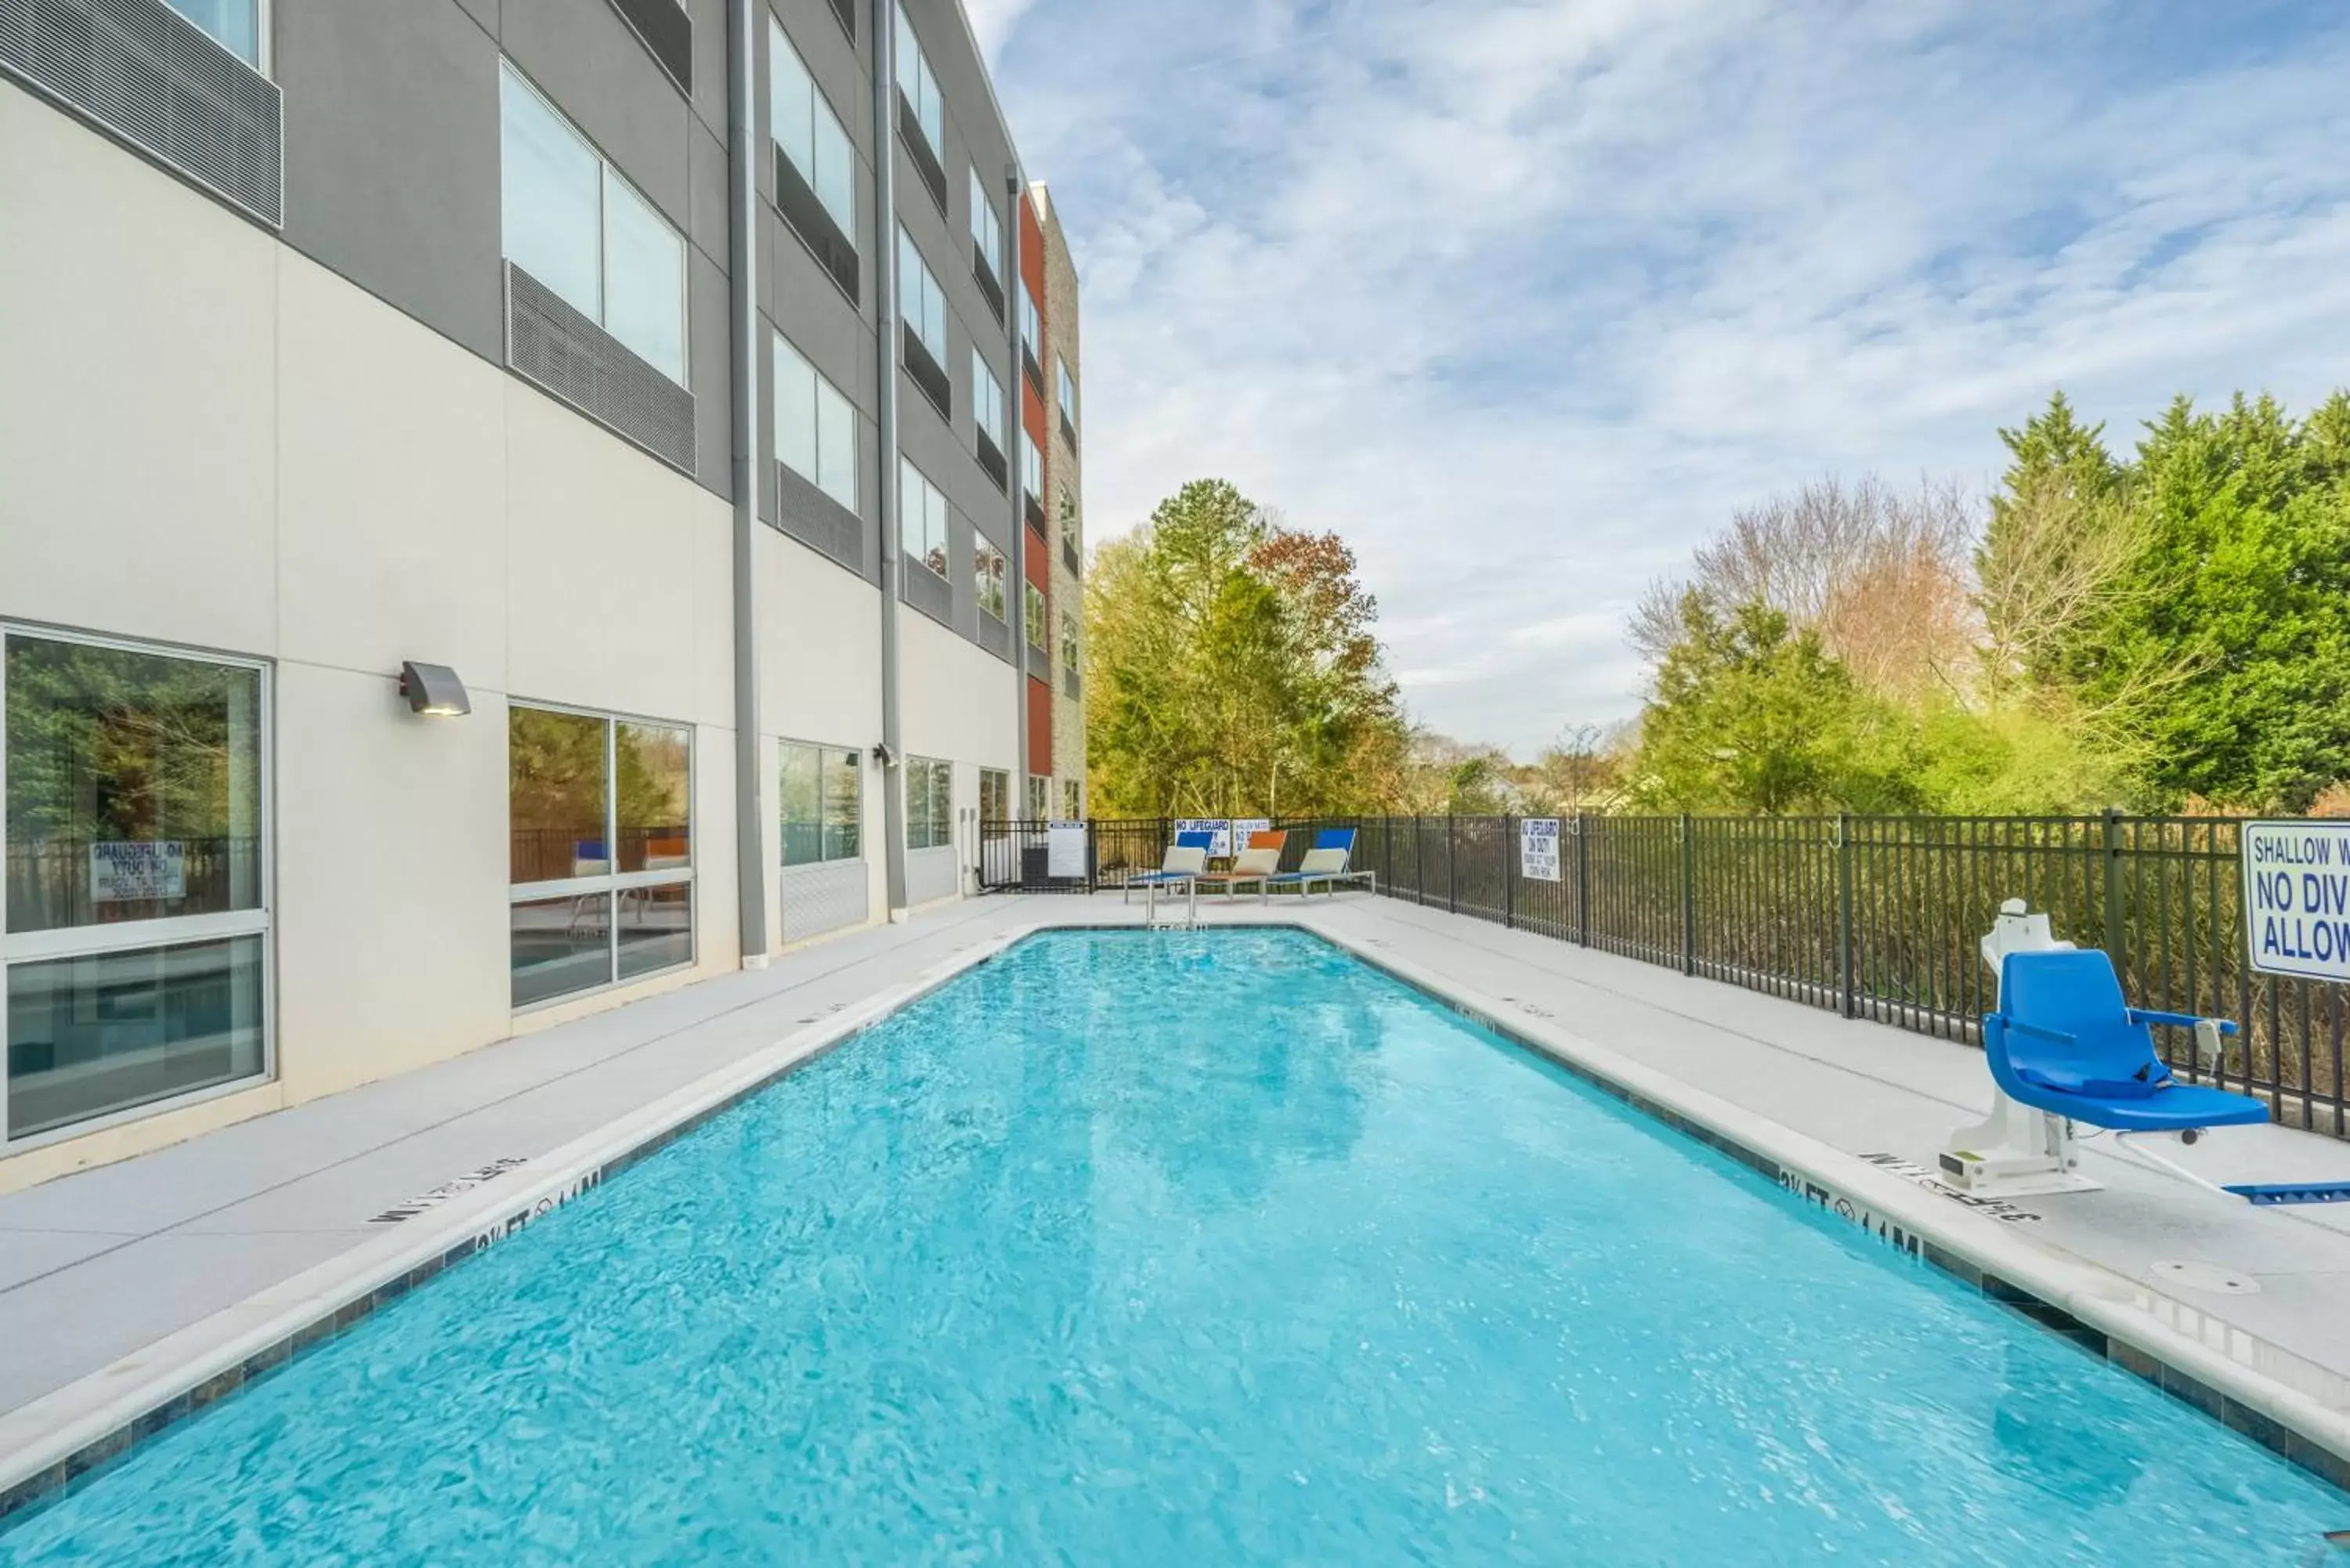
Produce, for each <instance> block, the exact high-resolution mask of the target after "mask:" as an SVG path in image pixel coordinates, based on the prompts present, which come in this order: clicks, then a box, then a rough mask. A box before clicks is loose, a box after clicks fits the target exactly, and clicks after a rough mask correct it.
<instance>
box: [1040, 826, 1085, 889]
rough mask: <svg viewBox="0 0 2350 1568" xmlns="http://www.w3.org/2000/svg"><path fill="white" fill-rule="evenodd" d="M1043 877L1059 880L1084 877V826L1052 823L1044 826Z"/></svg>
mask: <svg viewBox="0 0 2350 1568" xmlns="http://www.w3.org/2000/svg"><path fill="white" fill-rule="evenodd" d="M1085 875H1086V825H1085V824H1084V823H1082V822H1052V823H1047V824H1045V876H1047V877H1054V878H1055V879H1056V880H1057V879H1059V878H1061V877H1074V878H1076V879H1077V880H1080V881H1082V880H1083V879H1084V878H1085Z"/></svg>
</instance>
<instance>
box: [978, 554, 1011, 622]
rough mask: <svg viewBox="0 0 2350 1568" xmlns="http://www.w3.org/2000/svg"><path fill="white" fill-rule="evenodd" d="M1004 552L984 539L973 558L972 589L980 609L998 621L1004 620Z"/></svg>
mask: <svg viewBox="0 0 2350 1568" xmlns="http://www.w3.org/2000/svg"><path fill="white" fill-rule="evenodd" d="M1003 583H1004V576H1003V551H1001V550H999V549H997V548H996V547H995V546H994V545H991V544H989V543H987V542H986V541H985V540H982V541H980V544H979V548H978V550H977V552H976V553H975V554H974V555H973V556H972V589H973V590H974V592H975V593H976V594H977V596H978V598H979V607H980V608H981V609H983V610H984V611H986V612H987V613H988V614H989V615H992V616H993V617H994V618H996V619H998V620H1002V619H1003Z"/></svg>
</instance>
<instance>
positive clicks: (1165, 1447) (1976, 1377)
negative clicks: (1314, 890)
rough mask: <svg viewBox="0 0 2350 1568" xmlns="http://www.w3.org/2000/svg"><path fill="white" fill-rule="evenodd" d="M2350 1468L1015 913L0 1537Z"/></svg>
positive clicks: (333, 1554)
mask: <svg viewBox="0 0 2350 1568" xmlns="http://www.w3.org/2000/svg"><path fill="white" fill-rule="evenodd" d="M2345 1526H2350V1503H2345V1500H2344V1499H2343V1498H2342V1497H2340V1496H2339V1495H2337V1494H2335V1493H2334V1492H2332V1491H2330V1490H2327V1489H2325V1488H2324V1487H2322V1486H2321V1485H2320V1484H2318V1483H2317V1482H2316V1481H2315V1480H2312V1479H2310V1478H2309V1477H2307V1476H2306V1475H2304V1474H2303V1472H2301V1471H2299V1470H2297V1469H2293V1467H2292V1466H2290V1465H2288V1464H2286V1463H2284V1462H2283V1461H2282V1460H2280V1459H2276V1458H2274V1457H2273V1456H2272V1455H2271V1454H2269V1453H2268V1452H2267V1451H2266V1450H2264V1449H2259V1448H2256V1447H2254V1446H2253V1445H2251V1444H2250V1443H2248V1442H2245V1441H2243V1440H2241V1439H2240V1438H2236V1437H2235V1436H2234V1435H2233V1434H2231V1433H2230V1432H2228V1431H2227V1430H2225V1429H2224V1428H2220V1427H2219V1426H2218V1425H2217V1424H2215V1423H2212V1422H2210V1421H2208V1420H2206V1419H2204V1418H2202V1417H2199V1416H2197V1415H2195V1414H2194V1413H2192V1412H2191V1411H2189V1410H2188V1409H2187V1408H2186V1407H2183V1406H2180V1405H2178V1404H2176V1403H2174V1402H2172V1401H2169V1400H2167V1399H2165V1398H2164V1397H2162V1396H2160V1395H2159V1394H2158V1393H2156V1392H2154V1391H2153V1390H2151V1389H2150V1388H2148V1387H2147V1386H2145V1385H2143V1384H2141V1383H2139V1382H2138V1381H2137V1380H2136V1379H2134V1378H2132V1377H2130V1376H2126V1375H2125V1374H2122V1373H2119V1372H2117V1371H2115V1370H2113V1369H2112V1368H2109V1367H2107V1366H2105V1365H2104V1364H2103V1363H2102V1362H2099V1361H2097V1360H2096V1359H2095V1358H2093V1357H2091V1356H2089V1355H2085V1354H2083V1353H2082V1352H2080V1351H2078V1350H2075V1349H2074V1348H2073V1347H2072V1346H2070V1345H2067V1344H2065V1343H2064V1341H2062V1340H2060V1339H2058V1338H2056V1337H2054V1335H2051V1334H2047V1333H2045V1332H2044V1331H2043V1330H2040V1329H2037V1328H2034V1327H2033V1326H2031V1325H2029V1324H2025V1323H2022V1321H2020V1320H2018V1319H2016V1318H2014V1317H2012V1316H2010V1315H2008V1314H2004V1313H2002V1311H2000V1310H1999V1309H1998V1308H1996V1307H1994V1306H1992V1305H1991V1304H1989V1303H1985V1302H1983V1301H1982V1300H1981V1299H1980V1298H1979V1297H1974V1296H1970V1295H1968V1294H1967V1293H1964V1292H1962V1291H1960V1289H1959V1288H1957V1287H1956V1286H1955V1285H1953V1284H1951V1283H1950V1282H1947V1281H1946V1280H1944V1279H1943V1278H1942V1277H1941V1276H1939V1275H1938V1274H1936V1273H1934V1272H1930V1271H1929V1270H1926V1269H1924V1268H1923V1267H1921V1266H1919V1265H1917V1264H1915V1263H1912V1262H1908V1261H1906V1260H1903V1259H1901V1258H1900V1257H1898V1255H1897V1254H1896V1253H1894V1252H1893V1251H1891V1250H1890V1249H1888V1248H1887V1247H1885V1246H1884V1245H1883V1244H1881V1243H1879V1242H1876V1241H1871V1240H1869V1239H1867V1238H1866V1237H1865V1236H1864V1235H1862V1234H1861V1233H1860V1232H1858V1231H1856V1230H1854V1229H1852V1228H1850V1227H1848V1226H1846V1225H1843V1224H1841V1223H1839V1222H1837V1221H1835V1220H1832V1219H1829V1218H1827V1217H1825V1216H1824V1215H1822V1214H1820V1213H1818V1212H1817V1211H1816V1210H1812V1209H1810V1208H1808V1207H1806V1206H1804V1205H1802V1204H1800V1203H1798V1202H1797V1201H1795V1200H1794V1199H1791V1198H1789V1197H1788V1196H1787V1195H1785V1194H1783V1193H1782V1192H1781V1191H1780V1190H1779V1189H1777V1188H1776V1187H1775V1186H1773V1185H1772V1184H1771V1183H1769V1182H1767V1181H1764V1180H1763V1179H1761V1178H1759V1177H1757V1176H1755V1175H1754V1174H1752V1172H1750V1171H1747V1170H1746V1169H1744V1168H1742V1167H1739V1166H1737V1165H1735V1164H1734V1163H1731V1162H1730V1161H1728V1160H1725V1159H1723V1158H1720V1157H1719V1156H1717V1155H1715V1154H1713V1153H1712V1152H1711V1151H1710V1150H1706V1149H1704V1148H1701V1147H1697V1146H1695V1145H1693V1144H1690V1143H1689V1142H1687V1141H1685V1140H1683V1139H1681V1138H1679V1137H1677V1136H1676V1135H1674V1134H1671V1133H1669V1132H1667V1131H1665V1130H1662V1129H1660V1128H1659V1127H1656V1126H1655V1125H1654V1124H1652V1123H1648V1122H1646V1121H1644V1120H1642V1119H1641V1118H1639V1117H1638V1116H1635V1115H1633V1114H1631V1113H1629V1112H1627V1111H1626V1110H1624V1109H1623V1108H1621V1107H1619V1106H1617V1105H1616V1104H1615V1103H1614V1102H1612V1101H1610V1100H1608V1099H1607V1098H1606V1097H1605V1096H1599V1095H1597V1094H1596V1093H1594V1092H1592V1091H1590V1090H1588V1089H1587V1088H1586V1087H1585V1086H1583V1085H1579V1084H1577V1083H1576V1082H1575V1081H1574V1080H1572V1079H1570V1078H1567V1077H1565V1075H1562V1074H1560V1073H1559V1072H1557V1071H1556V1070H1555V1069H1554V1068H1552V1067H1549V1066H1548V1065H1546V1064H1541V1063H1539V1062H1537V1061H1536V1060H1534V1059H1533V1058H1531V1057H1529V1056H1527V1055H1526V1054H1523V1053H1521V1052H1519V1051H1517V1050H1515V1049H1513V1048H1512V1047H1509V1046H1507V1045H1506V1044H1503V1043H1502V1042H1500V1041H1499V1040H1497V1039H1495V1038H1494V1037H1493V1036H1492V1035H1490V1034H1488V1033H1484V1032H1483V1031H1482V1030H1480V1029H1478V1028H1477V1027H1475V1026H1474V1025H1472V1024H1471V1023H1468V1022H1467V1021H1465V1020H1463V1019H1461V1017H1459V1016H1458V1015H1456V1014H1454V1013H1452V1012H1448V1011H1446V1010H1445V1009H1443V1008H1441V1007H1439V1006H1437V1005H1435V1004H1433V1003H1431V1002H1429V1001H1427V1000H1426V999H1425V998H1423V997H1421V996H1419V994H1418V993H1416V992H1412V991H1409V990H1408V989H1406V988H1405V987H1403V986H1401V985H1399V984H1397V983H1395V982H1394V981H1390V980H1388V978H1386V977H1385V976H1382V975H1380V974H1378V973H1377V972H1375V971H1371V970H1368V969H1366V968H1364V967H1363V966H1361V965H1359V964H1357V963H1355V962H1353V961H1350V960H1348V959H1347V958H1345V957H1344V956H1342V955H1340V954H1338V953H1337V952H1336V951H1335V950H1332V949H1330V948H1328V947H1326V946H1324V945H1322V944H1321V943H1319V942H1317V941H1315V940H1313V939H1311V938H1308V937H1305V936H1303V935H1301V934H1298V933H1295V932H1285V931H1250V932H1237V931H1232V932H1211V933H1199V934H1191V935H1174V936H1170V935H1149V936H1146V935H1142V934H1138V933H1066V934H1060V935H1054V936H1048V937H1043V938H1039V939H1036V940H1031V941H1028V942H1026V943H1024V944H1023V945H1021V946H1019V947H1017V948H1015V949H1014V950H1012V951H1010V952H1009V953H1007V954H1005V955H1004V956H1003V957H1002V958H1001V959H999V960H997V961H993V962H992V963H989V964H987V965H984V966H983V967H982V968H980V969H978V970H976V971H972V972H971V973H968V974H966V975H964V976H962V978H960V979H958V980H957V981H953V982H952V983H951V984H949V985H948V986H946V987H945V988H943V989H942V990H941V991H939V992H935V993H933V994H932V995H931V996H930V997H929V998H928V999H926V1000H924V1001H923V1002H920V1003H918V1004H917V1005H915V1006H914V1007H912V1008H911V1009H910V1010H908V1011H906V1012H902V1013H900V1014H899V1015H898V1016H897V1017H895V1018H893V1019H892V1020H890V1021H889V1022H888V1023H885V1024H883V1025H881V1026H880V1027H879V1028H877V1029H875V1030H873V1031H872V1032H870V1033H868V1034H866V1035H863V1036H861V1037H859V1038H858V1039H856V1040H853V1041H851V1042H850V1043H849V1044H847V1045H846V1046H844V1047H843V1048H842V1049H841V1050H839V1051H837V1053H835V1054H832V1055H830V1056H828V1057H827V1058H825V1059H823V1060H821V1061H820V1062H818V1063H816V1064H814V1065H812V1066H810V1067H808V1068H806V1069H805V1070H803V1071H801V1072H800V1073H798V1074H796V1075H793V1076H792V1077H790V1078H787V1079H785V1080H784V1081H783V1082H782V1083H780V1084H778V1085H775V1087H773V1088H772V1089H770V1090H769V1091H767V1092H766V1093H764V1094H763V1095H761V1096H758V1097H757V1098H756V1099H754V1100H752V1101H750V1102H747V1103H745V1104H744V1105H743V1106H739V1107H737V1108H735V1109H734V1110H733V1111H731V1112H729V1113H727V1114H726V1115H724V1116H721V1117H719V1118H716V1119H714V1120H713V1121H712V1122H711V1123H710V1124H709V1125H707V1126H706V1127H702V1128H701V1129H699V1130H698V1131H696V1132H695V1133H693V1134H691V1135H690V1136H689V1137H686V1138H683V1139H681V1140H680V1141H679V1142H678V1143H677V1144H675V1145H673V1146H672V1147H671V1148H669V1149H668V1150H666V1151H664V1152H662V1153H660V1154H659V1155H657V1156H655V1157H654V1158H651V1159H650V1160H648V1161H647V1162H645V1163H644V1164H642V1165H640V1166H638V1167H636V1168H633V1169H631V1170H629V1171H628V1172H626V1173H625V1174H623V1175H621V1176H619V1177H618V1178H616V1179H613V1180H612V1181H610V1182H608V1183H607V1184H606V1185H605V1186H603V1187H602V1188H600V1189H598V1190H596V1191H594V1192H592V1193H591V1194H589V1195H588V1196H587V1197H585V1198H583V1199H580V1200H579V1201H577V1202H576V1203H574V1204H572V1205H571V1206H570V1207H568V1208H567V1209H564V1210H560V1211H558V1212H557V1213H556V1214H555V1215H553V1216H551V1217H549V1218H548V1219H546V1220H542V1221H541V1222H540V1223H538V1224H537V1225H536V1226H534V1227H532V1228H531V1229H530V1230H528V1231H524V1232H523V1233H522V1234H520V1235H519V1236H517V1237H515V1238H514V1239H513V1240H512V1241H507V1242H505V1243H504V1244H502V1245H500V1246H498V1247H495V1248H494V1249H492V1250H491V1251H488V1252H486V1253H484V1254H483V1255H482V1256H480V1257H478V1258H475V1259H473V1261H471V1262H467V1263H465V1264H464V1265H463V1266H462V1267H460V1268H457V1269H455V1270H452V1271H451V1272H449V1273H447V1274H445V1275H443V1276H442V1277H441V1278H440V1279H438V1280H436V1281H434V1282H432V1283H431V1284H429V1285H427V1286H425V1287H424V1288H422V1289H421V1290H419V1291H417V1292H415V1293H412V1294H411V1295H409V1296H407V1297H405V1298H403V1299H401V1300H400V1301H399V1302H397V1303H394V1304H392V1305H391V1306H390V1307H388V1308H387V1309H385V1310H384V1311H382V1312H381V1313H380V1314H377V1315H375V1316H374V1317H372V1318H369V1320H367V1321H365V1322H364V1323H362V1324H359V1326H358V1327H357V1328H355V1329H353V1330H352V1331H350V1332H349V1333H348V1334H345V1335H344V1336H342V1337H340V1338H338V1339H336V1340H333V1341H331V1342H329V1343H328V1344H327V1345H324V1346H322V1347H320V1348H319V1349H318V1350H317V1351H316V1352H314V1353H313V1354H311V1355H307V1356H305V1357H303V1358H301V1359H299V1360H297V1361H296V1362H295V1363H294V1364H293V1365H292V1366H288V1367H287V1368H286V1369H284V1370H283V1371H280V1372H278V1373H276V1374H275V1375H273V1376H270V1377H268V1378H266V1379H264V1380H262V1381H260V1382H258V1383H256V1384H255V1385H253V1386H249V1387H248V1388H247V1389H246V1390H245V1391H244V1392H243V1393H241V1394H238V1395H236V1396H234V1397H231V1398H229V1399H227V1400H225V1401H224V1402H223V1403H221V1404H220V1405H218V1406H216V1407H213V1408H212V1409H211V1410H210V1411H208V1412H206V1413H205V1414H203V1415H201V1416H199V1417H196V1418H195V1419H193V1420H191V1421H188V1422H185V1423H182V1425H180V1426H179V1427H177V1428H172V1430H170V1431H169V1432H167V1433H166V1434H165V1435H164V1436H163V1437H162V1438H159V1439H158V1440H156V1441H154V1442H153V1443H151V1445H149V1446H147V1447H145V1448H142V1449H138V1450H136V1451H134V1452H133V1453H132V1454H131V1455H130V1456H129V1457H128V1458H127V1459H124V1460H123V1461H122V1462H120V1464H118V1465H116V1466H115V1467H113V1468H111V1469H107V1470H105V1471H102V1472H101V1473H100V1474H99V1476H97V1477H96V1478H95V1479H94V1480H91V1481H90V1482H89V1483H88V1484H87V1485H85V1486H84V1487H83V1488H82V1489H81V1490H78V1491H75V1492H73V1493H71V1494H69V1495H68V1496H67V1497H65V1498H64V1499H62V1500H61V1501H57V1502H56V1503H54V1504H52V1505H50V1506H47V1507H45V1508H42V1509H40V1510H38V1511H35V1512H34V1513H32V1514H30V1515H28V1516H26V1517H25V1518H24V1519H23V1521H21V1522H20V1523H18V1524H17V1525H16V1527H15V1528H13V1529H10V1530H7V1531H5V1532H0V1563H36V1562H59V1563H63V1562H73V1563H139V1564H142V1565H154V1564H161V1563H302V1564H328V1563H345V1564H362V1563H364V1564H399V1563H451V1564H458V1563H495V1564H500V1565H513V1564H533V1563H547V1564H558V1563H559V1564H570V1563H598V1564H619V1563H691V1562H706V1563H802V1562H805V1563H998V1562H1009V1563H1087V1564H1095V1563H1115V1564H1160V1563H1166V1564H1185V1565H1187V1568H1188V1565H1195V1564H1210V1563H1327V1564H1340V1565H1347V1568H1358V1565H1366V1564H1382V1563H1463V1564H1466V1563H1480V1564H1482V1563H1593V1564H1606V1565H1611V1568H1612V1565H1617V1564H1635V1563H1671V1564H1715V1563H1720V1564H1738V1565H1748V1564H1769V1563H1819V1562H1825V1561H1830V1560H1835V1561H1842V1562H1847V1563H1904V1564H1937V1563H1949V1564H1966V1565H1969V1568H1976V1565H1981V1564H1990V1563H2126V1564H2131V1565H2133V1568H2148V1565H2152V1564H2164V1563H2194V1564H2198V1565H2201V1568H2209V1565H2212V1564H2220V1563H2299V1562H2302V1561H2303V1559H2304V1557H2306V1556H2307V1555H2308V1554H2309V1553H2310V1552H2311V1550H2312V1549H2313V1548H2314V1546H2315V1545H2316V1542H2317V1539H2318V1533H2319V1532H2321V1531H2322V1530H2324V1529H2328V1528H2342V1527H2345Z"/></svg>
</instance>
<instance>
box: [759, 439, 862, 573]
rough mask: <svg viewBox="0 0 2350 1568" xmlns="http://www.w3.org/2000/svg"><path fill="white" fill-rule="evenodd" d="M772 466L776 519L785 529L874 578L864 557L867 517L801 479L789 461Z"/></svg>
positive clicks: (816, 548)
mask: <svg viewBox="0 0 2350 1568" xmlns="http://www.w3.org/2000/svg"><path fill="white" fill-rule="evenodd" d="M773 466H774V472H775V501H776V505H775V519H776V522H777V523H778V524H780V525H781V526H782V528H783V530H784V532H785V533H786V534H789V535H791V536H792V537H793V538H795V539H797V540H798V541H799V542H800V543H801V544H803V545H806V546H808V548H810V549H812V550H818V551H821V552H822V553H823V554H825V555H827V556H831V557H832V558H833V559H834V560H836V561H837V562H839V563H840V564H841V565H842V566H846V567H847V568H848V569H849V570H850V571H852V572H854V573H856V574H857V575H858V576H860V577H864V578H866V579H867V580H868V582H869V581H871V580H872V578H871V568H870V567H869V566H868V565H867V563H866V559H865V531H866V530H865V520H864V519H863V518H861V517H859V516H858V514H856V513H854V512H851V511H850V510H849V509H848V508H847V507H846V506H843V505H842V504H840V503H839V502H837V501H835V500H834V499H833V498H832V497H831V496H829V495H827V494H826V493H824V492H823V491H821V490H818V489H817V488H816V486H815V485H813V484H810V483H808V482H807V481H806V480H805V479H803V478H801V477H800V476H799V475H798V474H797V473H795V472H793V470H792V467H791V465H790V464H789V463H785V462H778V463H775V464H774V465H773Z"/></svg>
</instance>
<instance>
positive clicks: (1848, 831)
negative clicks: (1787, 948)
mask: <svg viewBox="0 0 2350 1568" xmlns="http://www.w3.org/2000/svg"><path fill="white" fill-rule="evenodd" d="M1835 852H1836V1011H1837V1012H1841V1013H1843V1014H1844V1015H1845V1016H1846V1018H1854V1017H1857V1016H1858V1015H1859V1012H1858V1009H1857V1008H1856V1007H1855V1006H1854V999H1853V993H1852V813H1850V812H1848V811H1840V812H1838V813H1836V826H1835Z"/></svg>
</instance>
